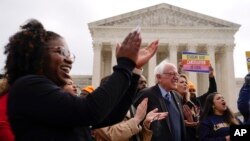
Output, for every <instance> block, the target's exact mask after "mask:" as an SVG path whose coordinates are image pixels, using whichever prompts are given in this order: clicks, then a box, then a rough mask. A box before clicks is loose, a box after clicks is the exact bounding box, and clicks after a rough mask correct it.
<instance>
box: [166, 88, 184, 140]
mask: <svg viewBox="0 0 250 141" xmlns="http://www.w3.org/2000/svg"><path fill="white" fill-rule="evenodd" d="M164 99H165V103H166V107H167V109H168V114H169V119H170V127H171V130H172V134H173V140H175V141H180V140H181V123H180V120H181V119H180V113H179V111H178V109H177V107H176V105H175V103H174V101H173V98H172V96H171V94H170V92H169V93H167V94H166V95H165V97H164Z"/></svg>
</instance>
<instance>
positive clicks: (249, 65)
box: [246, 51, 250, 72]
mask: <svg viewBox="0 0 250 141" xmlns="http://www.w3.org/2000/svg"><path fill="white" fill-rule="evenodd" d="M246 59H247V70H248V72H250V51H246Z"/></svg>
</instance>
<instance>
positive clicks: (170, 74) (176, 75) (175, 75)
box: [163, 72, 180, 77]
mask: <svg viewBox="0 0 250 141" xmlns="http://www.w3.org/2000/svg"><path fill="white" fill-rule="evenodd" d="M163 74H166V75H168V76H174V77H180V74H179V73H174V72H172V73H171V72H164V73H163Z"/></svg>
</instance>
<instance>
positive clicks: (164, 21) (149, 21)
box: [89, 3, 240, 29]
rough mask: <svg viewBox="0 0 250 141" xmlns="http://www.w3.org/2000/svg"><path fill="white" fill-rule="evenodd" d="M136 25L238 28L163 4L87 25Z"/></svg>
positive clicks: (222, 21) (235, 25) (233, 24)
mask: <svg viewBox="0 0 250 141" xmlns="http://www.w3.org/2000/svg"><path fill="white" fill-rule="evenodd" d="M136 25H140V26H141V27H221V28H223V27H225V28H236V29H238V28H239V27H240V25H238V24H235V23H232V22H228V21H224V20H221V19H217V18H214V17H210V16H207V15H203V14H200V13H197V12H193V11H190V10H186V9H183V8H180V7H176V6H172V5H169V4H165V3H162V4H158V5H155V6H151V7H147V8H144V9H140V10H137V11H132V12H129V13H125V14H122V15H118V16H114V17H111V18H107V19H103V20H99V21H95V22H92V23H89V27H97V26H116V27H119V26H121V27H124V26H136Z"/></svg>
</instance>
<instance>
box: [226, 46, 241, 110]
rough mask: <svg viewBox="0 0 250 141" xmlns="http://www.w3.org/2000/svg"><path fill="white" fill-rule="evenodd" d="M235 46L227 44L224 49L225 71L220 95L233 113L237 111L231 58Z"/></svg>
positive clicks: (232, 60)
mask: <svg viewBox="0 0 250 141" xmlns="http://www.w3.org/2000/svg"><path fill="white" fill-rule="evenodd" d="M234 46H235V44H227V45H226V48H225V59H224V64H225V65H224V66H225V68H226V71H225V72H223V77H222V79H223V84H224V85H223V84H222V85H223V87H224V89H223V90H224V91H223V93H222V95H224V97H225V99H226V101H227V102H229V103H230V108H231V109H232V110H233V111H237V105H236V103H237V96H238V94H237V93H235V89H236V83H235V82H236V81H235V74H234V58H233V51H234Z"/></svg>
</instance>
